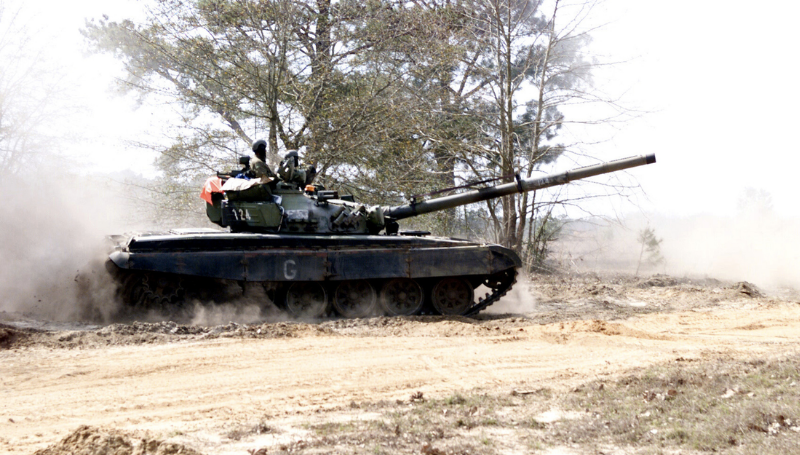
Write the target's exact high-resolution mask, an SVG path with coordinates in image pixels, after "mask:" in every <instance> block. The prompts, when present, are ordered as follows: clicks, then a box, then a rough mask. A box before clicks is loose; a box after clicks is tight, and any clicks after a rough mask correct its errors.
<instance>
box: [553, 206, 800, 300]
mask: <svg viewBox="0 0 800 455" xmlns="http://www.w3.org/2000/svg"><path fill="white" fill-rule="evenodd" d="M646 229H650V230H651V232H652V233H653V234H654V236H655V238H656V239H658V240H661V243H660V244H659V245H658V248H656V250H657V251H656V253H657V254H655V255H652V254H651V253H650V252H649V251H648V250H647V248H644V250H643V248H642V241H641V238H640V236H641V234H642V233H643V232H644V230H646ZM798 232H800V222H798V221H797V220H789V219H783V218H781V217H779V216H778V215H776V214H775V213H773V212H772V211H769V210H758V211H752V210H743V211H739V212H738V213H736V215H731V216H717V215H697V216H692V217H682V218H668V217H663V216H653V215H651V216H631V217H628V218H626V219H624V220H622V221H621V222H613V223H611V222H605V221H603V220H594V221H591V222H581V223H575V224H573V225H572V226H569V227H568V229H567V231H566V232H565V234H564V235H562V238H561V240H560V241H559V242H557V243H556V244H554V247H553V255H552V257H553V259H554V260H555V261H556V262H558V263H559V264H561V266H562V267H563V268H566V269H569V270H575V271H578V272H594V273H604V272H605V273H625V274H634V273H636V271H637V268H638V270H639V275H640V276H648V275H652V274H656V273H662V274H668V275H672V276H685V277H698V278H715V279H720V280H728V281H748V282H752V283H755V284H756V285H758V286H760V287H763V288H768V289H777V288H795V289H798V288H800V273H799V272H800V239H798V236H797V233H798ZM659 257H660V259H659Z"/></svg>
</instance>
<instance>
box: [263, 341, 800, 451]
mask: <svg viewBox="0 0 800 455" xmlns="http://www.w3.org/2000/svg"><path fill="white" fill-rule="evenodd" d="M798 384H800V357H798V356H787V357H784V358H781V359H774V360H760V359H750V360H733V359H719V360H714V361H704V362H688V361H686V360H684V359H677V360H676V361H674V362H672V363H670V364H667V365H661V366H657V367H653V368H650V369H647V370H644V371H642V372H641V373H637V374H633V375H629V376H625V377H623V378H620V379H619V380H617V381H614V382H592V383H586V384H584V385H582V386H580V387H577V388H575V389H573V390H570V391H561V392H555V391H552V390H549V389H537V390H527V391H519V392H514V393H494V394H492V393H488V394H487V393H464V394H455V395H451V396H448V397H445V398H436V399H429V398H427V397H423V396H422V395H421V394H415V395H414V396H412V397H409V400H406V401H398V402H391V403H390V402H385V401H383V402H379V403H360V404H358V403H353V404H351V408H353V409H352V412H353V417H356V416H358V415H362V416H363V415H365V413H369V414H374V415H376V416H379V417H377V418H373V419H367V420H357V419H353V420H345V421H340V420H337V421H325V420H324V419H323V420H322V421H320V422H321V423H320V422H317V423H314V424H308V425H307V427H306V430H308V432H309V433H308V434H309V436H310V437H306V438H304V440H303V441H300V443H299V444H293V445H282V446H280V447H273V448H265V449H266V450H265V451H264V452H263V453H289V452H291V453H356V454H368V453H369V454H383V453H386V454H389V453H422V454H426V455H444V454H495V453H508V452H517V453H543V452H545V451H547V450H548V449H550V448H553V447H568V448H569V450H571V451H572V452H574V453H586V454H598V453H611V452H614V453H620V452H622V453H636V454H661V453H665V454H666V453H683V454H687V453H725V454H751V453H759V454H775V455H777V454H788V453H800V385H798Z"/></svg>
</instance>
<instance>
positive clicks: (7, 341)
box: [0, 324, 27, 349]
mask: <svg viewBox="0 0 800 455" xmlns="http://www.w3.org/2000/svg"><path fill="white" fill-rule="evenodd" d="M26 337H27V334H26V333H25V332H23V331H21V330H17V329H14V328H11V327H8V326H5V325H2V324H0V349H9V348H11V347H14V346H15V345H16V344H19V343H21V342H23V341H24V340H25V338H26Z"/></svg>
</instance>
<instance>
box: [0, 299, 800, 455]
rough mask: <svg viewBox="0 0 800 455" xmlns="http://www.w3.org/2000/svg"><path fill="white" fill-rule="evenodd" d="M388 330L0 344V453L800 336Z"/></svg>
mask: <svg viewBox="0 0 800 455" xmlns="http://www.w3.org/2000/svg"><path fill="white" fill-rule="evenodd" d="M437 324H440V326H437ZM487 324H496V325H498V327H499V326H502V321H500V322H498V321H491V323H487ZM395 326H396V327H394V328H393V330H395V331H396V332H397V333H398V334H397V335H396V336H362V335H358V336H355V335H353V336H342V335H325V334H322V335H320V334H315V335H313V336H300V337H296V338H281V339H231V338H220V339H206V340H196V341H190V342H179V343H170V344H158V345H147V344H144V345H131V346H114V347H105V348H96V349H86V350H75V349H72V350H71V349H46V348H38V347H32V348H25V349H17V350H4V351H0V377H2V379H0V385H2V392H0V402H2V404H1V405H0V435H3V436H2V438H0V451H4V452H9V453H32V452H33V451H34V450H35V449H37V448H41V447H43V446H45V445H47V444H51V443H53V442H55V441H56V440H58V439H60V437H61V436H63V435H65V434H66V433H68V432H69V431H71V430H73V429H74V428H76V427H77V426H78V425H82V424H88V425H93V426H107V427H114V428H120V429H129V430H133V429H147V430H152V431H155V432H160V433H169V432H170V431H178V430H179V431H180V432H182V433H184V434H185V435H194V436H193V437H197V438H200V439H203V438H205V439H208V438H211V437H213V435H215V434H216V435H218V434H220V432H221V431H223V430H222V429H223V428H225V426H226V425H228V424H229V423H230V422H246V421H253V420H258V419H261V418H263V417H265V416H267V417H268V418H285V417H288V416H291V415H300V416H302V415H308V414H312V413H315V412H317V411H318V410H332V409H333V410H335V409H344V408H347V407H349V405H350V403H351V402H362V401H369V402H375V401H379V400H396V399H408V397H409V396H410V395H411V394H412V393H414V392H416V391H421V392H423V393H424V394H425V396H443V395H447V394H451V393H454V392H458V391H465V390H470V389H476V388H477V389H487V390H495V391H497V390H500V391H503V390H507V391H510V390H512V389H514V388H536V387H550V388H561V387H572V386H574V385H577V384H579V383H582V382H585V381H587V380H592V379H597V378H602V377H609V376H614V375H618V374H622V373H624V372H626V371H629V370H631V369H634V368H640V367H644V366H648V365H651V364H654V363H659V362H665V361H672V360H675V359H676V358H684V359H692V358H695V359H696V358H703V357H705V356H713V355H717V354H724V355H750V354H753V353H764V354H765V355H768V354H769V353H770V352H786V351H787V350H791V349H797V348H796V346H797V342H798V341H800V308H799V307H798V306H797V305H794V306H792V305H788V304H787V305H772V306H767V307H759V308H753V309H747V310H719V311H702V312H698V311H687V312H681V313H670V314H658V313H655V314H649V315H643V316H638V317H634V318H631V319H628V320H625V321H615V322H607V321H599V320H582V321H569V322H557V323H551V324H544V325H538V324H534V325H530V324H529V325H525V324H522V325H519V324H516V325H514V326H513V327H500V328H496V329H490V330H487V328H486V327H484V326H481V325H475V324H471V323H467V322H464V323H456V322H453V321H443V322H419V321H406V322H403V323H402V324H401V323H399V322H398V323H396V324H395ZM437 333H439V334H444V335H446V336H437Z"/></svg>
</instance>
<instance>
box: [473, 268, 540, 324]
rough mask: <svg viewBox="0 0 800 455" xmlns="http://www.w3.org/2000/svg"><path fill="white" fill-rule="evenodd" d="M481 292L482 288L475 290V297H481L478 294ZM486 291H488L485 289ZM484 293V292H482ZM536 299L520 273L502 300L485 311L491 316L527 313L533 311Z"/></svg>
mask: <svg viewBox="0 0 800 455" xmlns="http://www.w3.org/2000/svg"><path fill="white" fill-rule="evenodd" d="M481 291H483V289H482V288H478V289H475V295H483V294H482V293H479V292H481ZM486 291H488V289H486ZM484 292H485V291H484ZM535 305H536V299H534V297H533V293H532V292H531V288H530V282H529V281H528V279H527V278H525V277H524V276H523V274H522V273H520V274H519V275H518V276H517V282H516V283H514V286H513V287H512V288H511V290H510V291H508V293H507V294H506V295H504V296H503V298H502V299H500V300H499V301H497V302H495V303H494V304H493V305H492V306H490V307H489V308H487V309H486V312H487V313H493V314H507V313H513V314H522V313H528V312H531V311H533V310H534V309H535Z"/></svg>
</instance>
